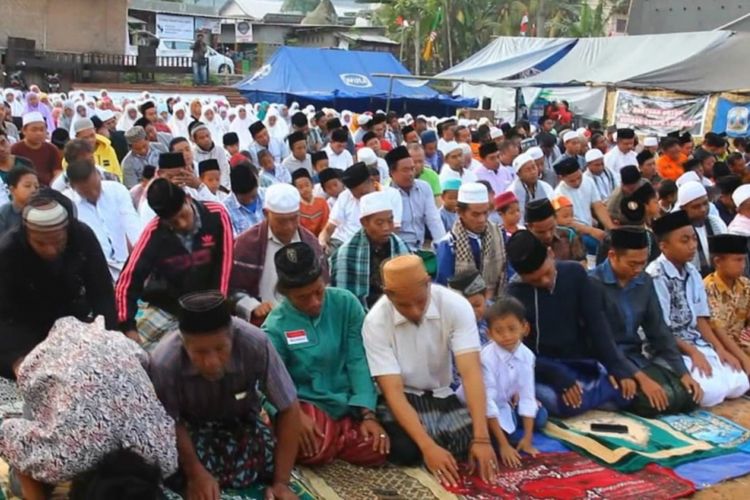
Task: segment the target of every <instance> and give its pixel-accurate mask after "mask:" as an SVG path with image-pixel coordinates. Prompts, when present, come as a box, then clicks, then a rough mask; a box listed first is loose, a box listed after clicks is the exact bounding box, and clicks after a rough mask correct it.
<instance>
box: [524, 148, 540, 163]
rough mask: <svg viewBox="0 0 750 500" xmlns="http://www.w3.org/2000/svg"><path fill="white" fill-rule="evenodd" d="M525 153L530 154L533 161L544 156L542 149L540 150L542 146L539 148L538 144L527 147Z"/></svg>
mask: <svg viewBox="0 0 750 500" xmlns="http://www.w3.org/2000/svg"><path fill="white" fill-rule="evenodd" d="M526 154H527V155H529V156H531V159H532V160H534V161H537V160H541V159H542V158H544V151H542V148H540V147H539V146H534V147H532V148H529V149H528V150H527V151H526Z"/></svg>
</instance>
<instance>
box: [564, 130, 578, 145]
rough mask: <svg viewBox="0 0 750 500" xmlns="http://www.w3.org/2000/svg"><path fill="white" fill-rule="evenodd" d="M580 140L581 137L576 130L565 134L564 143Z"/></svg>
mask: <svg viewBox="0 0 750 500" xmlns="http://www.w3.org/2000/svg"><path fill="white" fill-rule="evenodd" d="M580 138H581V136H580V135H579V134H578V132H576V131H575V130H571V131H570V132H565V135H564V136H563V143H565V142H568V141H572V140H573V139H580Z"/></svg>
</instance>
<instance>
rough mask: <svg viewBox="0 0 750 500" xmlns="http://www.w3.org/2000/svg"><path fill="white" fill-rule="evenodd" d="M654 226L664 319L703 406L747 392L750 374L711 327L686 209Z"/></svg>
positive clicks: (654, 266) (651, 268) (652, 270)
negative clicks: (657, 240) (695, 385)
mask: <svg viewBox="0 0 750 500" xmlns="http://www.w3.org/2000/svg"><path fill="white" fill-rule="evenodd" d="M653 230H654V233H656V236H657V237H658V238H659V248H660V249H661V252H662V253H661V255H660V256H659V258H658V259H656V260H655V261H654V262H652V263H651V264H649V265H648V267H647V268H646V272H647V273H649V274H650V275H651V276H652V277H653V278H654V288H656V294H657V296H658V297H659V303H660V305H661V309H662V314H663V315H664V321H665V322H666V323H667V326H668V327H669V329H670V330H671V331H672V334H673V335H674V336H675V337H677V347H679V348H680V351H681V352H682V354H683V359H684V361H685V366H686V367H687V368H688V369H689V370H690V372H691V375H692V376H693V378H694V379H695V380H696V381H697V382H698V383H699V384H700V386H701V388H702V389H703V399H702V400H701V405H702V406H715V405H717V404H719V403H721V402H722V401H724V399H726V398H738V397H740V396H742V395H743V394H745V392H747V390H748V389H749V388H750V383H748V378H747V375H746V374H745V372H743V371H742V365H741V364H740V361H739V360H738V359H737V358H736V357H735V356H734V355H733V354H732V353H731V352H730V350H731V346H729V344H728V343H727V344H725V343H724V341H726V340H727V339H726V337H724V336H723V335H722V334H721V333H720V332H719V334H718V335H717V333H716V332H714V330H713V328H711V325H710V323H709V319H710V318H711V311H710V309H709V305H708V297H707V296H706V289H705V288H704V286H703V281H702V280H701V276H700V273H699V272H698V270H697V269H696V268H695V266H693V264H691V262H692V260H693V257H694V256H695V252H696V250H697V246H698V243H697V237H696V235H695V229H694V228H693V225H692V223H691V222H690V218H689V217H688V215H687V213H686V212H685V211H683V210H678V211H677V212H671V213H669V214H667V215H664V216H662V217H660V218H659V219H656V220H655V221H654V223H653ZM722 337H724V341H722Z"/></svg>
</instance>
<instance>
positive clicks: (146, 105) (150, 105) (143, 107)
mask: <svg viewBox="0 0 750 500" xmlns="http://www.w3.org/2000/svg"><path fill="white" fill-rule="evenodd" d="M155 107H156V104H154V101H146V102H144V103H143V104H141V107H139V108H138V111H140V112H141V114H142V115H145V114H146V111H147V110H149V109H151V108H155Z"/></svg>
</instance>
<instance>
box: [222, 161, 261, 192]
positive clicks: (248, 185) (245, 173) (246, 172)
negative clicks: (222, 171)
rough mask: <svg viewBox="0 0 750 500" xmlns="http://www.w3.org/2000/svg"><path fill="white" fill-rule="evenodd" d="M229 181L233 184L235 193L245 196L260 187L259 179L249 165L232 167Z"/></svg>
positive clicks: (242, 164)
mask: <svg viewBox="0 0 750 500" xmlns="http://www.w3.org/2000/svg"><path fill="white" fill-rule="evenodd" d="M229 179H230V180H231V182H232V192H233V193H237V194H245V193H249V192H250V191H252V190H253V189H255V188H257V187H258V178H257V177H256V176H255V173H254V172H253V169H252V167H250V165H248V164H247V163H240V164H238V165H237V166H235V167H232V169H231V170H230V171H229Z"/></svg>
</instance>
